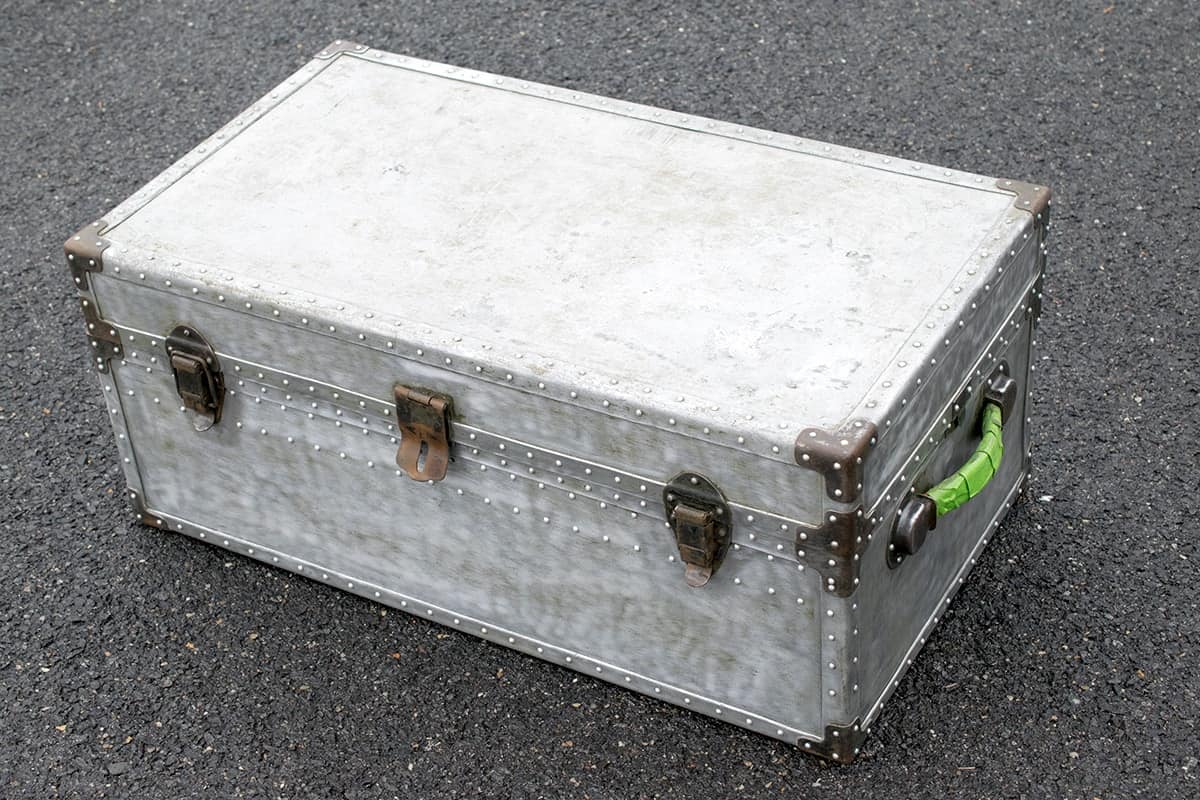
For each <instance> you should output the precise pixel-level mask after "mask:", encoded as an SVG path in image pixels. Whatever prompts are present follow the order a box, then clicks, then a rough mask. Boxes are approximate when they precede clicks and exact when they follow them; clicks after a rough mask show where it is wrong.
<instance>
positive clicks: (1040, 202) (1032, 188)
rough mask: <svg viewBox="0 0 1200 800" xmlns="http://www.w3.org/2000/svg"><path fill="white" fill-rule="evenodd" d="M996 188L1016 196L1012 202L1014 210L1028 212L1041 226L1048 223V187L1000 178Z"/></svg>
mask: <svg viewBox="0 0 1200 800" xmlns="http://www.w3.org/2000/svg"><path fill="white" fill-rule="evenodd" d="M996 188H997V189H1000V190H1002V191H1005V192H1011V193H1012V194H1015V195H1016V198H1015V199H1014V200H1013V207H1014V208H1016V209H1018V210H1020V211H1028V212H1029V213H1030V214H1032V215H1033V218H1034V219H1035V220H1039V221H1041V222H1042V224H1043V225H1045V223H1046V222H1047V221H1048V218H1049V215H1050V213H1049V210H1050V187H1048V186H1041V185H1038V184H1034V183H1026V182H1025V181H1013V180H1009V179H1007V178H1000V179H999V180H997V181H996Z"/></svg>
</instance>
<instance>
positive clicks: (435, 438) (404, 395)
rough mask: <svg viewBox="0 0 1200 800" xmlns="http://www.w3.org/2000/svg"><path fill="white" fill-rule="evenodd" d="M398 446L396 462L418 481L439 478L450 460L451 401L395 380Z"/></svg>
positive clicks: (452, 405)
mask: <svg viewBox="0 0 1200 800" xmlns="http://www.w3.org/2000/svg"><path fill="white" fill-rule="evenodd" d="M393 393H394V394H395V397H396V421H397V423H398V424H399V427H400V448H399V449H398V450H397V451H396V464H397V465H398V466H399V467H400V468H401V469H403V470H404V471H405V472H407V473H408V477H410V478H412V479H413V480H417V481H440V480H441V479H442V478H444V477H446V467H447V466H448V465H449V463H450V415H451V413H452V412H453V411H454V401H453V400H451V399H450V397H449V396H448V395H444V394H436V393H434V392H431V391H429V390H428V389H414V388H410V387H408V386H402V385H401V384H396V385H395V386H394V387H393Z"/></svg>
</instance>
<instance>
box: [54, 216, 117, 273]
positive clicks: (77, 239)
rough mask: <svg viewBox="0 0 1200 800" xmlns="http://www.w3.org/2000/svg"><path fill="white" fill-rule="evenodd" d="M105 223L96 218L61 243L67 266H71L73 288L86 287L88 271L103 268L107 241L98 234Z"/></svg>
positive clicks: (98, 270) (97, 270) (99, 270)
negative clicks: (73, 280) (73, 281)
mask: <svg viewBox="0 0 1200 800" xmlns="http://www.w3.org/2000/svg"><path fill="white" fill-rule="evenodd" d="M106 225H107V223H105V221H104V220H102V219H98V220H96V221H95V222H93V223H92V224H91V225H88V226H87V227H85V228H83V230H81V231H79V233H76V234H75V235H74V236H72V237H71V238H70V239H67V241H66V242H64V243H63V250H64V251H65V252H66V254H67V266H69V267H70V268H71V277H72V278H74V279H75V288H77V289H79V290H80V291H87V289H88V273H89V272H101V271H102V270H103V269H104V257H103V255H104V250H105V248H107V247H108V245H109V241H108V240H107V239H104V238H102V237H101V236H100V231H102V230H104V228H105V226H106Z"/></svg>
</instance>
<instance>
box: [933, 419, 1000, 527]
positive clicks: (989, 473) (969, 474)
mask: <svg viewBox="0 0 1200 800" xmlns="http://www.w3.org/2000/svg"><path fill="white" fill-rule="evenodd" d="M1003 457H1004V436H1003V416H1002V414H1001V412H1000V406H998V405H996V404H995V403H984V406H983V437H982V439H980V441H979V446H978V447H976V448H975V452H974V453H972V454H971V457H970V458H969V459H967V463H965V464H963V465H962V466H961V467H959V469H958V470H957V471H955V473H954V474H953V475H951V476H950V477H949V478H946V480H944V481H942V482H941V483H939V484H938V485H937V486H934V487H933V488H932V489H930V490H929V491H927V492H926V493H925V496H926V497H928V498H929V499H930V500H932V501H933V504H934V506H936V507H937V515H938V516H939V517H940V516H942V515H943V514H949V513H950V512H951V511H953V510H954V509H956V508H958V507H959V506H961V505H963V504H964V503H966V502H967V501H968V500H970V499H971V498H972V497H975V496H977V495H978V494H979V493H980V492H982V491H983V487H985V486H987V484H988V481H990V480H991V479H992V478H994V477H995V476H996V470H998V469H1000V459H1002V458H1003Z"/></svg>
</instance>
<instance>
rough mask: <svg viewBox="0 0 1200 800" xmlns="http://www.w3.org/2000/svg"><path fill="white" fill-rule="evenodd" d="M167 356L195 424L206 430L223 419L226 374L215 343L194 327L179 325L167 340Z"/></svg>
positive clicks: (176, 387)
mask: <svg viewBox="0 0 1200 800" xmlns="http://www.w3.org/2000/svg"><path fill="white" fill-rule="evenodd" d="M164 343H165V345H166V348H167V358H168V359H169V362H170V364H171V371H172V372H174V373H175V391H176V392H178V393H179V399H180V400H182V401H183V405H184V407H186V408H187V409H188V410H189V411H191V412H192V414H193V417H192V427H194V428H195V429H196V430H198V431H206V430H208V429H209V428H211V427H212V426H214V425H216V424H217V423H218V422H220V421H221V409H222V408H223V407H224V405H225V378H224V376H223V375H222V373H221V362H220V360H218V359H217V353H216V351H215V350H213V348H212V345H210V344H209V343H208V340H207V339H205V338H204V336H202V335H201V334H200V333H199V332H197V331H196V329H195V328H192V327H190V326H188V325H180V326H178V327H176V328H175V329H174V330H172V331H171V333H170V334H169V335H168V336H167V338H166V340H165V342H164Z"/></svg>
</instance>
